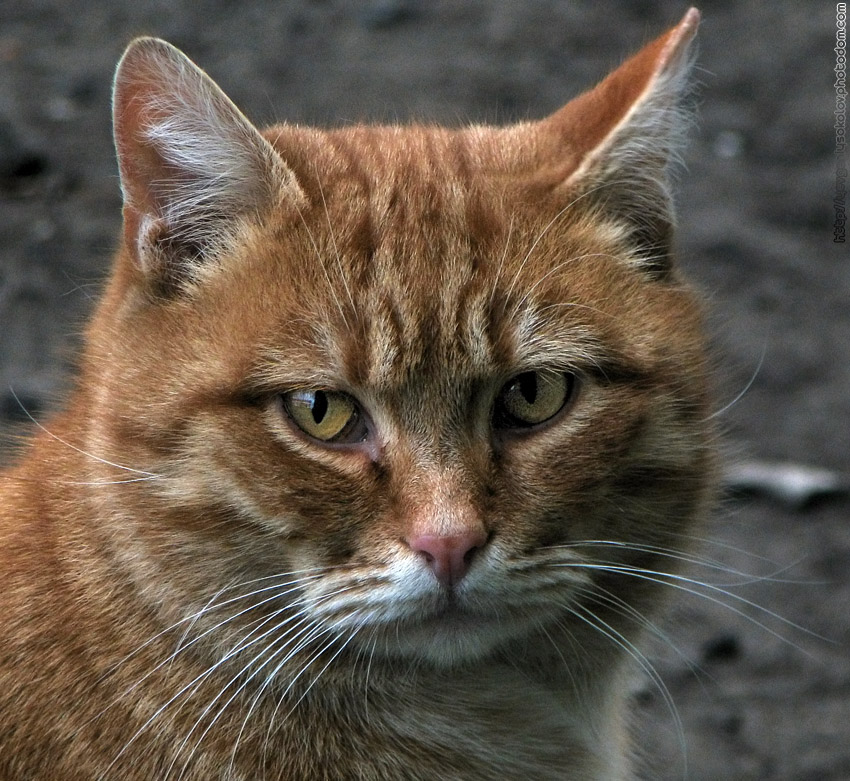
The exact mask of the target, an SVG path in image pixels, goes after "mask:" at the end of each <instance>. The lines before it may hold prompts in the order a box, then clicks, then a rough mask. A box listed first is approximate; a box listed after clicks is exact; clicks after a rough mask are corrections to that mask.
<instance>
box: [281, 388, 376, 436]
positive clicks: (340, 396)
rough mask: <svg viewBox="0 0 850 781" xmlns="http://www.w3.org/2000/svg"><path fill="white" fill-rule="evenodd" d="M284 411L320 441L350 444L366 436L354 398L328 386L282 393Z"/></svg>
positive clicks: (302, 428) (361, 416)
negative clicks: (320, 388)
mask: <svg viewBox="0 0 850 781" xmlns="http://www.w3.org/2000/svg"><path fill="white" fill-rule="evenodd" d="M282 399H283V406H284V409H285V410H286V413H287V414H288V415H289V417H290V418H291V419H292V422H293V423H295V425H296V426H298V428H300V429H301V430H302V431H303V432H304V433H305V434H307V435H308V436H311V437H313V438H314V439H318V440H319V441H320V442H329V443H340V444H350V443H354V442H359V441H361V440H362V439H364V438H365V436H366V425H365V421H364V420H363V415H362V413H361V411H360V408H359V407H358V405H357V402H355V401H354V399H352V398H351V397H350V396H348V395H347V394H345V393H341V392H339V391H331V390H295V391H289V392H288V393H284V394H283V397H282Z"/></svg>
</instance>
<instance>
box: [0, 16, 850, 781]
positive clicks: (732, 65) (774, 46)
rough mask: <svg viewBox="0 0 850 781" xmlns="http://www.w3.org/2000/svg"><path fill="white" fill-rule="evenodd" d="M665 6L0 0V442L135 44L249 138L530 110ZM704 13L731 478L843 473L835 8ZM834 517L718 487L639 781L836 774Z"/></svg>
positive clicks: (841, 738)
mask: <svg viewBox="0 0 850 781" xmlns="http://www.w3.org/2000/svg"><path fill="white" fill-rule="evenodd" d="M685 10H686V6H685V5H684V4H682V3H680V2H673V1H672V0H670V1H669V2H667V1H666V0H630V1H629V2H619V3H614V2H598V3H593V2H590V1H589V0H579V1H577V2H567V0H523V1H522V2H520V1H519V0H517V2H508V0H504V1H500V0H418V1H417V0H370V1H369V2H345V1H344V0H291V1H289V2H281V0H277V1H276V2H270V1H269V2H266V1H263V2H236V1H235V0H193V1H192V2H189V1H188V0H151V1H150V2H145V1H144V0H135V2H130V1H129V0H87V2H85V3H71V2H62V0H0V415H2V421H3V423H2V427H3V429H5V430H8V429H9V427H10V426H11V425H12V424H13V423H14V422H15V420H16V419H18V418H20V417H21V413H20V406H19V403H18V401H17V400H16V396H17V398H18V399H20V400H21V402H22V403H23V404H24V405H25V406H26V407H27V408H28V409H31V410H36V411H39V412H43V411H45V410H46V409H49V407H50V406H51V405H53V404H55V403H61V398H62V392H63V388H64V387H65V386H64V385H63V378H64V377H65V376H66V374H67V369H68V366H69V358H70V356H72V355H73V350H74V343H75V337H74V335H75V334H76V333H77V332H78V330H79V324H80V322H81V320H82V318H83V317H84V316H85V314H86V312H88V311H89V308H90V306H91V301H92V297H93V296H95V295H96V290H97V287H98V280H100V279H101V278H102V276H103V274H104V272H105V270H106V268H107V266H108V262H109V257H110V253H111V249H112V248H113V247H114V246H115V237H116V235H117V230H118V227H119V217H120V198H119V191H118V181H117V170H116V166H115V163H114V158H113V151H112V145H111V136H110V126H109V92H110V81H111V76H112V70H113V68H114V65H115V63H116V61H117V59H118V57H119V55H120V53H121V51H122V49H123V47H124V45H125V44H126V43H127V41H128V40H129V38H131V37H132V36H134V35H138V34H142V33H148V34H156V35H159V36H161V37H164V38H166V39H168V40H170V41H171V42H173V43H174V44H176V45H177V46H179V47H180V48H182V49H184V50H185V51H186V52H187V53H189V54H190V56H192V57H193V58H194V59H196V60H197V61H198V62H199V63H201V64H202V65H203V66H204V67H205V68H206V69H207V70H208V71H209V72H210V73H211V74H212V75H213V77H214V78H216V79H217V80H218V81H219V82H220V83H221V84H222V86H223V87H224V88H225V89H226V90H227V91H228V93H229V94H230V95H231V96H232V97H233V98H234V100H235V101H236V102H237V104H239V105H240V106H241V107H242V108H243V110H244V111H245V112H246V113H247V114H248V116H249V117H251V118H252V119H254V120H255V121H257V122H258V123H267V122H270V121H272V120H276V119H281V120H290V121H297V122H305V123H323V124H324V123H345V122H351V121H355V120H361V119H382V120H396V119H398V120H405V119H408V118H418V119H427V120H434V121H441V122H448V123H459V122H466V121H469V120H478V121H481V120H487V121H507V120H510V119H515V118H522V117H538V116H543V115H544V114H546V113H548V112H550V111H553V110H554V109H556V108H557V107H559V106H560V105H561V104H562V103H564V102H566V100H567V99H568V98H569V97H571V96H572V95H573V94H575V93H576V92H577V91H579V90H580V89H582V88H584V87H587V86H589V85H591V84H592V83H593V82H594V81H595V80H597V79H598V78H600V77H601V76H603V75H604V74H605V73H606V72H607V70H608V69H609V68H610V67H611V66H613V65H615V64H616V63H617V62H619V61H620V60H621V59H622V58H623V57H624V56H625V55H626V54H628V53H630V52H631V51H633V50H635V49H637V48H638V47H639V46H640V45H641V44H642V43H643V42H645V41H646V40H648V39H649V38H650V37H652V36H653V35H655V34H657V33H659V32H660V31H661V30H663V29H664V28H665V27H666V26H668V25H670V24H672V23H674V22H676V21H678V19H679V18H680V17H681V16H682V14H683V13H684V11H685ZM702 11H703V15H704V22H703V25H702V27H701V30H700V41H701V43H700V50H701V53H700V58H699V65H700V71H699V74H698V78H699V81H700V89H699V93H698V94H699V98H698V104H699V122H698V125H697V127H696V128H695V130H694V132H693V134H692V143H691V145H690V147H689V149H688V151H687V154H686V163H687V169H688V170H687V171H686V172H685V174H684V176H683V179H682V183H681V186H680V188H679V199H678V202H679V207H680V213H681V219H680V223H681V230H680V236H679V239H680V240H679V245H680V251H681V257H682V263H683V265H684V266H685V268H686V269H687V271H688V272H689V274H690V276H691V277H692V278H693V279H694V280H695V281H696V282H697V283H698V284H699V285H700V286H701V287H702V289H703V290H704V291H705V292H706V294H707V296H708V298H709V300H710V306H711V310H712V313H713V315H712V333H713V335H714V336H713V338H714V343H715V345H716V354H717V366H718V381H717V400H718V402H717V406H718V409H722V412H720V413H719V419H720V421H721V423H722V427H723V429H724V431H725V436H726V445H727V450H728V453H729V457H728V460H727V462H728V464H729V465H730V470H732V467H733V465H734V464H735V463H737V462H739V461H742V460H756V461H760V462H767V463H773V462H790V463H798V464H804V465H809V466H816V467H821V468H824V469H829V470H832V471H833V472H835V473H836V474H837V475H838V477H839V479H840V480H843V481H845V484H846V481H847V480H850V448H849V447H848V444H850V442H848V439H849V438H850V437H849V436H848V434H849V432H850V394H848V391H847V389H848V388H849V387H850V382H848V380H850V253H848V250H847V248H846V245H844V244H836V243H834V242H833V220H834V212H833V197H834V192H835V180H836V155H835V136H834V131H833V124H834V116H833V111H834V108H835V92H834V88H833V82H834V80H835V73H834V72H833V68H834V66H835V53H834V51H833V49H834V46H835V31H836V18H835V13H836V9H835V4H830V3H826V2H822V0H817V2H806V3H801V2H795V1H794V0H774V2H770V3H767V2H749V3H736V2H731V1H730V0H717V1H716V2H705V3H704V4H703V6H702ZM12 389H13V390H14V395H13V392H12ZM744 391H746V392H744ZM739 396H740V398H738V397H739ZM736 399H737V400H736ZM848 511H850V500H849V499H848V498H847V494H846V493H844V494H842V493H840V492H839V493H838V494H836V495H829V494H828V495H824V496H821V497H819V498H815V499H814V500H812V501H808V502H803V503H794V502H788V501H784V500H781V499H780V498H777V497H770V496H767V495H764V494H762V493H756V494H755V495H749V496H743V495H740V494H737V493H736V494H729V495H727V496H726V498H725V499H724V501H723V502H722V505H721V507H720V508H719V510H718V512H717V513H716V515H715V518H714V520H713V522H712V524H711V526H710V528H708V529H707V530H706V533H705V536H706V538H708V539H709V540H710V541H708V542H706V543H705V544H704V547H703V553H704V555H706V556H710V557H711V558H712V559H716V560H718V561H719V562H721V563H722V565H723V567H726V568H728V569H729V570H734V571H735V572H730V571H726V572H723V571H717V572H714V573H712V572H706V571H705V568H700V569H698V570H696V569H695V570H694V576H695V577H701V578H711V580H712V582H713V583H714V584H716V585H717V587H718V589H719V588H727V587H728V588H729V590H730V591H731V594H732V595H731V596H730V595H725V594H723V593H721V591H719V590H718V591H712V590H709V591H707V597H708V598H705V599H696V598H688V595H687V594H685V593H678V594H676V600H675V603H676V607H675V609H674V611H673V614H672V616H671V618H670V620H669V621H668V622H667V624H666V626H665V629H666V630H667V632H668V634H669V638H670V639H669V643H659V649H658V652H657V655H656V656H655V657H654V662H655V664H656V667H657V669H658V671H659V673H660V675H661V678H662V679H663V681H664V685H665V686H666V690H667V692H669V698H670V699H671V700H672V703H673V704H674V706H673V707H670V706H669V705H668V703H667V702H666V699H665V697H664V696H662V693H661V691H660V689H659V687H656V686H654V685H652V684H647V686H646V687H645V689H644V690H643V691H641V692H640V693H639V695H638V697H637V699H638V708H639V715H640V725H641V726H640V728H641V742H642V746H643V749H644V753H645V754H646V755H647V757H648V758H649V762H650V764H651V769H650V770H648V771H647V773H646V777H647V778H652V779H681V778H683V777H687V778H690V779H693V780H694V781H716V780H717V779H759V780H767V779H783V780H784V779H789V780H790V779H800V780H801V781H802V780H803V779H806V780H807V781H826V780H827V779H836V780H837V779H845V780H846V779H850V523H848ZM737 573H745V574H737ZM681 585H682V591H686V590H688V588H690V586H689V584H687V583H682V584H681ZM672 646H675V650H674V649H673V647H672ZM674 713H675V714H676V716H675V717H674V715H673V714H674ZM677 718H678V719H680V720H681V731H682V732H683V735H684V737H683V739H682V738H681V737H680V735H679V730H678V729H677V726H676V720H677ZM685 746H686V749H687V753H686V759H687V767H685V759H684V757H685V750H684V747H685Z"/></svg>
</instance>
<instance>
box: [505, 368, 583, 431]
mask: <svg viewBox="0 0 850 781" xmlns="http://www.w3.org/2000/svg"><path fill="white" fill-rule="evenodd" d="M575 387H576V378H575V376H574V375H572V374H569V373H568V372H559V371H548V370H546V371H529V372H523V373H522V374H518V375H517V376H516V377H514V378H513V379H511V380H510V381H509V382H507V383H506V384H505V385H504V387H503V388H502V390H501V391H500V392H499V396H498V398H497V399H496V407H495V409H494V414H493V423H494V425H495V426H496V427H497V428H502V429H510V428H530V427H532V426H536V425H538V424H540V423H545V422H546V421H547V420H550V419H551V418H554V417H555V415H557V414H558V413H559V412H560V411H561V410H562V409H563V408H564V407H565V406H566V405H567V404H568V402H569V401H570V400H571V399H572V397H573V395H574V393H575Z"/></svg>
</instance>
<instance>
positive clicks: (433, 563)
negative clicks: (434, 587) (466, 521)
mask: <svg viewBox="0 0 850 781" xmlns="http://www.w3.org/2000/svg"><path fill="white" fill-rule="evenodd" d="M486 542H487V535H486V534H485V533H484V531H483V530H480V531H479V530H470V531H465V532H463V533H460V534H449V535H438V534H417V535H413V536H411V537H409V538H408V539H407V544H408V545H409V546H410V549H411V550H412V551H414V552H415V553H418V554H420V555H421V556H422V558H424V559H425V562H426V564H427V565H428V566H429V567H430V568H431V571H432V572H433V573H434V575H435V576H436V578H437V580H438V581H439V582H440V583H441V584H442V585H444V586H446V587H447V588H451V587H452V586H456V585H457V584H458V583H459V582H460V581H461V580H462V579H463V577H464V575H466V573H467V572H468V571H469V565H470V564H471V563H472V559H473V557H474V556H475V552H476V551H477V550H479V549H480V548H482V547H484V545H485V543H486Z"/></svg>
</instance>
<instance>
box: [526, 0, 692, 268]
mask: <svg viewBox="0 0 850 781" xmlns="http://www.w3.org/2000/svg"><path fill="white" fill-rule="evenodd" d="M699 20H700V14H699V11H697V9H696V8H691V9H690V10H689V11H688V12H687V13H686V14H685V16H684V18H683V19H682V21H681V22H680V23H679V24H678V25H676V26H675V27H673V28H672V29H670V30H668V31H667V32H666V33H665V34H663V35H661V36H660V37H659V38H657V39H656V40H654V41H652V42H651V43H649V44H647V45H646V46H645V47H644V48H643V49H641V51H639V52H638V53H637V54H636V55H634V56H633V57H632V58H631V59H629V60H627V61H626V62H625V63H623V65H621V66H620V67H619V68H617V69H616V70H615V71H613V72H612V73H611V74H610V75H609V76H608V77H607V78H606V79H604V80H603V81H602V82H600V84H598V85H597V86H596V87H595V88H594V89H592V90H590V91H588V92H585V93H584V94H582V95H580V96H579V97H577V98H575V99H574V100H572V101H571V102H570V103H568V104H567V105H566V106H565V107H564V108H562V109H561V110H560V111H558V112H557V113H555V114H553V115H552V116H551V117H549V118H548V119H546V120H543V122H541V123H540V124H539V125H538V132H540V131H542V133H543V137H544V138H545V139H546V141H545V142H544V148H545V149H547V150H548V151H547V152H546V155H547V157H549V159H550V161H551V160H552V159H553V158H554V159H555V160H560V161H561V165H560V166H557V165H555V166H552V167H551V168H550V169H549V176H552V175H554V176H555V177H557V179H556V181H555V182H554V184H555V185H556V187H557V188H558V189H562V190H564V191H565V192H566V194H567V195H568V197H569V198H570V199H571V200H572V199H575V198H581V199H587V200H588V201H589V202H590V203H591V204H593V206H594V207H596V208H599V209H601V211H602V212H603V214H605V215H606V216H609V217H610V218H611V219H612V220H613V221H615V222H617V223H619V224H621V225H623V226H624V227H626V228H627V229H628V231H629V234H630V238H631V242H632V243H633V245H634V246H635V247H636V248H637V250H638V252H639V255H640V256H641V257H642V258H643V261H642V265H643V266H644V267H645V268H646V269H647V270H648V271H650V272H651V273H654V274H657V275H660V276H663V275H664V274H665V273H666V271H667V270H668V267H669V257H670V243H671V238H672V227H673V222H674V212H673V204H672V197H671V181H670V171H671V167H672V164H673V163H675V162H676V161H677V157H678V154H679V149H680V147H681V144H682V141H683V135H684V131H685V130H686V129H687V127H688V124H689V118H688V115H687V112H685V111H684V110H683V107H682V99H683V94H684V93H685V91H686V88H687V85H688V81H689V76H690V71H691V68H692V64H693V57H692V54H691V48H692V46H691V44H692V41H693V39H694V36H695V35H696V31H697V27H698V25H699ZM565 152H566V153H567V154H566V158H567V159H566V160H565V155H564V153H565ZM564 162H566V169H564V167H563V165H564ZM558 170H560V171H561V173H560V174H559V173H558ZM550 181H551V179H550Z"/></svg>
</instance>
